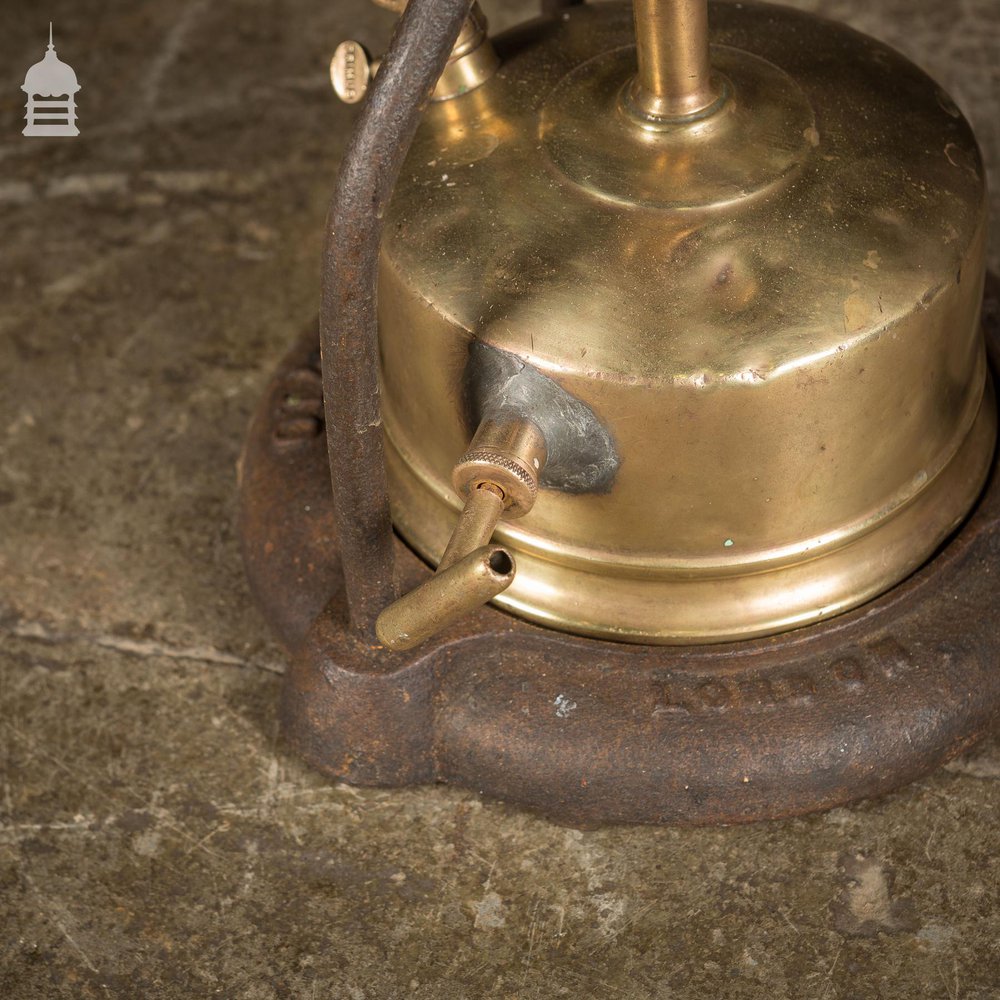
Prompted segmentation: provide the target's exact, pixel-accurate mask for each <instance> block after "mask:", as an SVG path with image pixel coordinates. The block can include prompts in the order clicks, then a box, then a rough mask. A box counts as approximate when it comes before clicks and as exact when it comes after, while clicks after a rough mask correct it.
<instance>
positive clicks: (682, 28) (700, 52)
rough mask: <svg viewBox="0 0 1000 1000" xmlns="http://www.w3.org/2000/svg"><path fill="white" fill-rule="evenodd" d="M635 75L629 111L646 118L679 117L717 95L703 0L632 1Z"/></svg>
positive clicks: (703, 108)
mask: <svg viewBox="0 0 1000 1000" xmlns="http://www.w3.org/2000/svg"><path fill="white" fill-rule="evenodd" d="M634 10H635V34H636V41H637V44H638V49H639V75H638V77H637V78H636V82H635V85H634V87H633V91H632V95H631V96H632V103H633V105H634V107H635V110H637V111H639V112H640V113H641V114H643V115H644V116H646V117H649V118H652V119H660V120H662V119H670V118H684V117H688V116H690V115H694V114H697V113H698V112H699V111H704V110H705V109H706V108H708V107H709V106H710V105H712V104H714V103H715V102H716V100H717V99H718V96H719V94H718V90H717V88H716V87H715V86H714V85H713V82H712V77H711V71H712V68H711V64H710V62H709V55H708V0H635V6H634Z"/></svg>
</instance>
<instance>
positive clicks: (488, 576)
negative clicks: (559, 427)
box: [375, 418, 547, 650]
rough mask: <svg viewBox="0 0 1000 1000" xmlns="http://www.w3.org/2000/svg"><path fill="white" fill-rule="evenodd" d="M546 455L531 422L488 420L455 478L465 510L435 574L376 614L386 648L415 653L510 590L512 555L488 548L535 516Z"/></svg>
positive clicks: (513, 567)
mask: <svg viewBox="0 0 1000 1000" xmlns="http://www.w3.org/2000/svg"><path fill="white" fill-rule="evenodd" d="M546 456H547V450H546V446H545V438H544V437H543V436H542V432H541V431H540V430H539V429H538V428H537V427H536V426H535V425H534V424H533V423H531V422H530V421H528V420H520V419H493V418H486V419H484V420H483V422H482V423H481V424H480V425H479V429H478V430H477V431H476V436H475V437H474V438H473V439H472V443H471V445H470V446H469V450H468V451H467V452H466V453H465V454H464V455H463V456H462V457H461V458H460V459H459V460H458V462H457V463H456V464H455V468H454V470H453V472H452V480H453V482H454V485H455V489H456V491H457V492H458V494H459V496H462V497H464V499H465V505H464V507H463V508H462V513H461V515H460V517H459V519H458V524H457V525H456V526H455V530H454V531H453V532H452V535H451V541H449V542H448V547H447V548H446V549H445V550H444V555H442V556H441V561H440V562H439V563H438V568H437V572H436V573H435V574H434V576H433V577H431V579H430V580H428V581H427V582H426V583H422V584H421V585H420V586H419V587H417V588H416V590H413V591H411V592H410V593H409V594H407V595H406V596H405V597H401V598H400V599H399V600H398V601H395V602H394V603H393V604H390V605H389V607H387V608H386V609H385V610H384V611H383V612H382V613H381V614H380V615H379V616H378V619H377V621H376V622H375V634H376V635H377V636H378V640H379V642H381V643H382V645H383V646H386V647H387V648H388V649H392V650H403V649H411V648H412V647H413V646H416V645H418V644H419V643H421V642H423V641H424V640H425V639H429V638H430V637H431V636H432V635H434V633H435V632H438V631H440V630H441V629H442V628H444V627H445V625H448V624H450V623H451V622H453V621H455V620H457V619H458V618H461V617H462V616H463V615H466V614H468V613H469V612H471V611H474V610H475V609H476V608H478V607H480V606H481V605H483V604H486V603H488V602H489V601H492V600H493V598H494V597H496V596H497V595H498V594H500V593H502V592H503V591H504V590H506V589H507V588H508V587H509V586H510V584H511V583H512V581H513V579H514V572H515V565H514V557H513V556H512V555H511V554H510V553H509V552H508V551H507V550H506V549H505V548H502V547H501V546H499V545H489V544H488V543H489V541H490V539H491V538H492V537H493V532H494V531H495V530H496V526H497V524H498V523H499V521H500V518H501V517H502V516H503V515H504V514H506V515H507V516H508V517H521V516H522V515H524V514H526V513H527V512H528V511H529V510H531V508H532V506H533V505H534V503H535V497H536V496H537V495H538V477H539V475H540V474H541V470H542V468H543V466H544V465H545V459H546Z"/></svg>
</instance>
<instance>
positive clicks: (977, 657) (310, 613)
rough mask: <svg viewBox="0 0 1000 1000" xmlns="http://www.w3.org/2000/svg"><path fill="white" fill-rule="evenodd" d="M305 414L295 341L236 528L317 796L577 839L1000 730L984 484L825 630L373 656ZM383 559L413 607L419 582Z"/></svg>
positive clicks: (806, 802) (311, 388)
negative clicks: (936, 534)
mask: <svg viewBox="0 0 1000 1000" xmlns="http://www.w3.org/2000/svg"><path fill="white" fill-rule="evenodd" d="M987 308H988V311H989V309H990V308H992V309H993V315H994V316H995V312H996V310H995V303H991V301H990V300H988V301H987ZM989 336H990V341H991V344H990V346H991V350H992V349H993V348H994V347H995V346H996V342H997V340H996V336H995V330H993V331H991V332H990V335H989ZM994 357H995V355H994ZM322 413H323V409H322V400H321V386H320V378H319V357H318V351H317V349H316V336H315V333H311V334H310V335H309V336H307V337H304V338H303V339H302V340H301V341H300V342H299V344H298V345H297V346H296V347H295V348H294V349H293V350H292V351H291V353H290V354H289V355H288V357H287V358H286V359H285V361H284V363H283V364H282V366H281V368H280V369H279V371H278V372H277V374H276V375H275V377H274V379H273V380H272V382H271V385H270V387H269V389H268V391H267V394H266V396H265V398H264V400H263V402H262V404H261V407H260V409H259V411H258V413H257V415H256V417H255V419H254V421H253V423H252V426H251V429H250V433H249V437H248V440H247V443H246V448H245V452H244V456H243V460H242V467H241V493H242V533H243V544H244V554H245V559H246V565H247V572H248V575H249V578H250V582H251V586H252V588H253V590H254V593H255V596H256V598H257V600H258V601H259V603H260V605H261V607H262V608H263V609H264V613H265V614H266V615H267V617H268V619H269V621H270V623H271V625H272V626H273V627H274V629H275V630H276V631H277V633H278V635H279V636H280V637H281V639H282V641H283V642H284V643H285V644H286V645H287V646H288V648H289V650H290V651H291V653H292V665H291V669H290V671H289V673H288V675H287V677H286V682H285V689H284V699H283V706H282V721H283V726H284V733H285V735H286V737H287V739H288V740H289V741H290V743H291V744H292V746H293V747H294V748H295V749H296V750H297V751H298V752H299V753H301V754H302V755H303V756H304V757H305V758H306V760H308V761H309V762H310V763H311V764H313V765H314V766H316V767H317V768H319V769H320V770H321V771H323V772H325V773H326V774H328V775H330V776H331V777H333V778H339V779H343V780H344V781H347V782H350V783H352V784H359V785H389V786H399V785H412V784H420V783H426V782H433V781H441V782H449V783H455V784H458V785H463V786H465V787H468V788H472V789H475V790H478V791H480V792H482V793H484V794H487V795H490V796H493V797H496V798H500V799H505V800H507V801H510V802H514V803H518V804H520V805H523V806H527V807H529V808H531V809H534V810H537V811H539V812H542V813H544V814H546V815H547V816H550V817H552V818H554V819H556V820H559V821H561V822H565V823H571V824H574V825H581V826H593V825H596V824H601V823H623V822H628V823H632V822H639V823H739V822H748V821H752V820H760V819H767V818H772V817H781V816H789V815H793V814H796V813H804V812H808V811H811V810H815V809H825V808H828V807H830V806H835V805H838V804H842V803H845V802H850V801H852V800H855V799H860V798H868V797H871V796H875V795H879V794H882V793H884V792H887V791H889V790H890V789H893V788H897V787H899V786H900V785H903V784H905V783H907V782H909V781H911V780H913V779H914V778H917V777H919V776H920V775H922V774H924V773H926V772H928V771H930V770H932V769H933V768H936V767H937V766H938V765H939V764H941V763H943V762H944V761H946V760H948V759H949V758H951V757H954V756H955V755H956V754H958V753H960V752H961V751H962V750H964V749H965V748H966V747H968V746H969V745H970V744H972V743H973V742H975V741H976V740H977V739H979V737H981V736H982V735H983V734H984V733H985V732H986V731H987V730H988V729H989V728H990V727H991V726H992V725H993V724H995V722H996V720H997V718H998V714H1000V655H998V651H1000V640H998V637H997V621H996V614H997V608H998V607H1000V476H998V471H997V469H996V467H994V470H993V472H992V473H991V476H990V480H989V482H988V484H987V487H986V491H985V493H984V495H983V497H982V500H981V501H980V503H979V505H978V507H977V508H976V510H975V511H974V513H973V514H972V516H971V518H970V519H969V520H968V521H967V522H966V524H965V525H964V527H963V528H962V529H961V531H960V532H959V533H958V534H957V536H956V537H955V538H954V539H953V540H952V541H951V542H950V543H949V544H948V545H947V546H946V547H945V548H944V549H943V550H942V551H941V552H940V553H939V554H938V555H937V557H936V558H935V559H934V560H933V561H932V562H931V563H930V564H929V565H927V566H926V567H925V568H924V569H923V570H921V571H920V572H919V573H917V574H916V575H915V576H914V577H912V578H911V579H909V580H908V581H906V582H905V583H903V584H901V585H900V586H898V587H896V588H895V589H894V590H892V591H891V592H890V593H888V594H886V595H884V596H883V597H881V598H879V599H878V600H875V601H872V602H871V603H869V604H867V605H865V606H864V607H863V608H860V609H858V610H857V611H854V612H852V613H850V614H846V615H843V616H841V617H839V618H836V619H834V620H832V621H829V622H826V623H824V624H820V625H814V626H811V627H809V628H806V629H801V630H799V631H796V632H791V633H788V634H786V635H783V636H778V637H774V638H769V639H761V640H756V641H752V642H741V643H731V644H727V645H719V646H710V647H709V646H705V647H694V648H692V647H684V648H681V647H675V648H670V647H643V646H627V645H619V644H615V643H610V642H601V641H596V640H589V639H580V638H576V637H573V636H567V635H561V634H559V633H556V632H551V631H547V630H545V629H542V628H539V627H537V626H534V625H530V624H527V623H525V622H522V621H519V620H517V619H515V618H512V617H510V616H509V615H507V614H504V613H503V612H500V611H496V610H494V609H491V608H487V609H483V610H482V611H481V612H480V613H478V614H477V615H476V616H474V617H472V618H468V619H466V620H465V621H463V622H461V623H460V624H458V625H456V626H454V627H453V628H452V629H451V630H450V631H449V632H447V633H446V634H444V635H441V636H439V637H438V638H437V639H435V640H432V641H430V642H428V643H427V644H425V645H424V646H423V647H421V648H419V649H417V650H414V651H412V652H410V653H396V654H390V653H386V652H385V651H383V650H381V649H373V648H370V647H367V646H364V645H362V644H360V643H359V642H358V641H357V640H356V639H355V638H354V636H353V634H350V633H348V632H347V631H346V630H345V627H344V623H345V619H346V605H345V602H344V594H343V583H342V579H341V570H340V563H339V558H340V557H339V552H338V548H337V539H336V532H335V527H334V515H333V509H332V501H331V491H330V487H329V465H328V464H327V454H326V440H325V435H324V433H323V424H322ZM397 547H398V564H399V566H400V570H401V576H402V578H403V579H402V585H403V587H404V589H408V588H410V587H412V586H414V585H415V584H416V583H417V582H419V581H420V580H421V579H423V578H424V577H426V576H427V575H428V574H429V573H430V570H429V569H428V568H427V567H426V566H425V565H424V564H423V563H422V562H421V561H420V560H419V559H417V557H416V556H414V555H413V553H412V552H410V550H409V549H408V548H407V547H406V546H405V545H404V544H403V543H402V542H397Z"/></svg>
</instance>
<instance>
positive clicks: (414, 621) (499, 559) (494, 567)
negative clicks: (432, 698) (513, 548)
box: [375, 545, 516, 651]
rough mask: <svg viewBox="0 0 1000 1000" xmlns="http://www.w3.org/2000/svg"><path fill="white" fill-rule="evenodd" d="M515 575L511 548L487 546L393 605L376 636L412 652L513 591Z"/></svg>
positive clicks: (377, 626) (380, 621)
mask: <svg viewBox="0 0 1000 1000" xmlns="http://www.w3.org/2000/svg"><path fill="white" fill-rule="evenodd" d="M515 569H516V567H515V564H514V557H513V556H512V555H511V554H510V553H509V552H508V551H507V550H506V549H505V548H503V547H502V546H500V545H483V546H482V547H481V548H478V549H476V550H475V551H473V552H470V553H469V554H468V555H467V556H464V557H463V558H461V559H459V560H458V561H457V562H454V563H452V564H451V565H450V566H448V567H447V568H446V569H443V570H439V571H438V572H437V573H435V574H434V576H432V577H431V578H430V579H429V580H427V581H426V583H422V584H421V585H420V586H419V587H417V589H416V590H411V591H410V593H408V594H407V595H406V596H405V597H401V598H400V599H399V600H398V601H395V602H394V603H393V604H390V605H389V607H387V608H386V609H385V611H383V612H382V614H380V615H379V616H378V620H377V621H376V623H375V634H376V635H377V636H378V640H379V642H381V643H382V645H384V646H386V647H388V648H389V649H392V650H397V651H399V650H404V649H412V648H413V647H414V646H418V645H420V643H422V642H423V641H424V640H425V639H429V638H430V637H431V636H432V635H434V634H435V632H439V631H440V630H441V629H442V628H444V627H445V626H446V625H450V624H451V623H452V622H453V621H456V620H457V619H459V618H461V617H462V616H463V615H467V614H469V613H470V612H472V611H475V610H476V608H478V607H481V606H482V605H483V604H486V603H487V602H488V601H492V600H493V598H494V597H496V596H497V594H500V593H502V592H503V591H504V590H506V589H507V588H508V587H509V586H510V585H511V583H512V582H513V580H514V572H515Z"/></svg>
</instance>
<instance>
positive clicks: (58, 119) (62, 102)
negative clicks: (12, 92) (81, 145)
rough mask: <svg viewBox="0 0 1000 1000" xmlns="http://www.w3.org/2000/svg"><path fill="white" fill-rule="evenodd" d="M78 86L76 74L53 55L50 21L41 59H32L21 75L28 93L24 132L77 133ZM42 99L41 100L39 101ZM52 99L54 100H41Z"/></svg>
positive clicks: (34, 133) (70, 67)
mask: <svg viewBox="0 0 1000 1000" xmlns="http://www.w3.org/2000/svg"><path fill="white" fill-rule="evenodd" d="M79 89H80V84H79V83H77V81H76V73H74V72H73V67H72V66H67V65H66V63H64V62H63V61H62V60H61V59H60V58H59V57H58V56H57V55H56V47H55V46H54V45H53V44H52V22H51V21H50V22H49V48H48V51H47V52H46V53H45V58H44V59H43V60H42V61H41V62H36V63H35V65H34V66H32V67H31V69H29V70H28V72H27V73H26V74H25V77H24V85H23V86H22V87H21V90H23V91H24V92H25V93H26V94H27V95H28V106H27V109H26V111H25V115H24V117H25V118H26V119H27V122H28V124H27V125H25V126H24V132H23V134H24V135H79V134H80V130H79V129H78V128H77V127H76V100H75V99H74V95H75V94H76V92H77V91H78V90H79ZM39 98H42V100H39ZM45 98H55V100H45Z"/></svg>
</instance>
